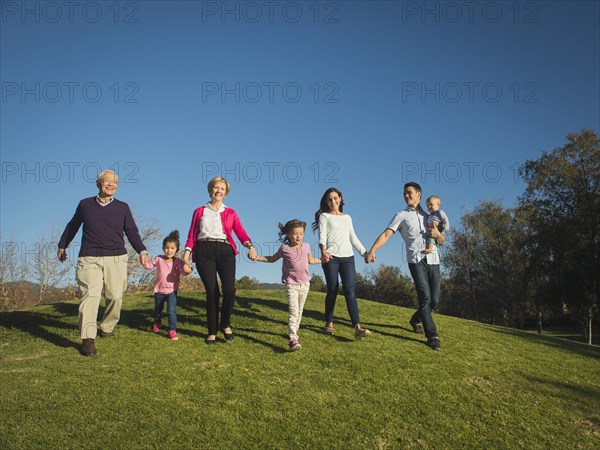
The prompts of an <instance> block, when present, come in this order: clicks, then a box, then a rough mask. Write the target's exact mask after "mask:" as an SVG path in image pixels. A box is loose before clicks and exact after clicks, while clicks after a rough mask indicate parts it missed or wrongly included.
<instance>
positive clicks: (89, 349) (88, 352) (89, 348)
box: [81, 339, 96, 356]
mask: <svg viewBox="0 0 600 450" xmlns="http://www.w3.org/2000/svg"><path fill="white" fill-rule="evenodd" d="M81 354H82V355H83V356H94V355H96V346H95V345H94V340H93V339H84V340H83V346H82V347H81Z"/></svg>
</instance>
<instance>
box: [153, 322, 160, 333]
mask: <svg viewBox="0 0 600 450" xmlns="http://www.w3.org/2000/svg"><path fill="white" fill-rule="evenodd" d="M160 325H161V324H160V322H154V325H153V326H152V332H153V333H160Z"/></svg>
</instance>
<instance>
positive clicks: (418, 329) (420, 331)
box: [408, 320, 423, 334]
mask: <svg viewBox="0 0 600 450" xmlns="http://www.w3.org/2000/svg"><path fill="white" fill-rule="evenodd" d="M408 323H410V326H411V327H412V329H413V331H414V332H415V333H417V334H423V327H422V326H421V324H420V323H415V322H413V321H412V320H411V321H409V322H408Z"/></svg>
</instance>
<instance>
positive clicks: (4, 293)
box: [0, 237, 27, 311]
mask: <svg viewBox="0 0 600 450" xmlns="http://www.w3.org/2000/svg"><path fill="white" fill-rule="evenodd" d="M0 242H1V243H2V254H1V257H2V263H1V264H0V308H1V309H3V310H6V311H8V310H10V309H16V308H18V307H19V306H20V299H19V296H18V291H19V286H22V284H23V281H24V280H25V278H26V275H27V265H26V264H23V261H22V260H21V259H20V258H19V256H20V255H19V244H18V243H17V242H16V240H15V239H11V240H9V241H4V240H2V238H1V237H0Z"/></svg>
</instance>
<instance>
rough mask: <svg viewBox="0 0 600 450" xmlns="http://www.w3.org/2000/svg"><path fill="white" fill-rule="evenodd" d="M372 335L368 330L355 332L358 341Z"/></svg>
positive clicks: (362, 329)
mask: <svg viewBox="0 0 600 450" xmlns="http://www.w3.org/2000/svg"><path fill="white" fill-rule="evenodd" d="M370 334H371V332H370V331H369V330H367V329H366V328H361V329H360V330H356V331H355V332H354V337H355V338H356V339H362V338H364V337H367V336H369V335H370Z"/></svg>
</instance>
